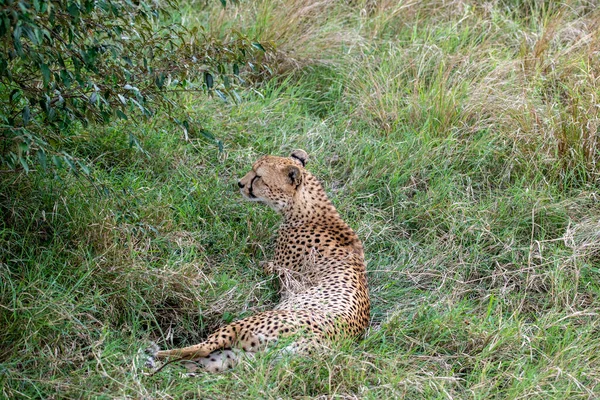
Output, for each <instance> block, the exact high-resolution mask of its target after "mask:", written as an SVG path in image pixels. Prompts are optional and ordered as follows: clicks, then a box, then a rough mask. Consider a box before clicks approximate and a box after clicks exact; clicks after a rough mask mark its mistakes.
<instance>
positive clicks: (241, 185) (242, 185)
mask: <svg viewBox="0 0 600 400" xmlns="http://www.w3.org/2000/svg"><path fill="white" fill-rule="evenodd" d="M238 186H239V187H240V189H242V188H243V187H244V184H243V183H242V181H238Z"/></svg>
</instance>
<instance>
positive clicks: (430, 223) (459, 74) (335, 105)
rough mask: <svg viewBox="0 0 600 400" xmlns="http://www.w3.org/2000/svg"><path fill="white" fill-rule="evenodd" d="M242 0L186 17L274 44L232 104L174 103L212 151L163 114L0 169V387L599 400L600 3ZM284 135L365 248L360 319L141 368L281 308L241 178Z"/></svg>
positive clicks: (268, 239)
mask: <svg viewBox="0 0 600 400" xmlns="http://www.w3.org/2000/svg"><path fill="white" fill-rule="evenodd" d="M242 3H243V4H242V5H241V6H239V8H236V9H235V10H236V11H235V12H234V11H233V10H230V11H225V12H224V13H223V14H220V13H221V10H220V9H219V8H218V7H220V6H219V5H218V2H217V5H216V6H215V8H214V9H210V8H209V9H206V8H203V7H200V6H199V5H198V4H190V5H189V7H187V8H186V7H184V8H183V9H182V10H181V15H182V18H183V21H184V22H185V23H186V24H189V25H194V24H196V25H198V24H200V25H202V24H208V23H209V21H218V22H219V23H221V24H225V26H237V27H238V28H239V29H240V30H241V31H242V32H246V33H248V34H253V35H254V34H255V35H259V38H261V37H262V38H266V39H265V40H271V41H273V43H275V44H277V45H278V49H279V52H278V53H277V54H276V55H273V56H272V57H271V58H269V59H267V60H266V61H265V62H268V63H271V65H272V67H273V68H272V69H273V71H275V72H276V76H275V77H274V78H273V79H272V80H270V81H268V82H263V83H261V84H259V85H258V86H256V87H255V88H254V89H248V90H247V91H246V92H244V93H243V101H242V102H240V103H239V104H234V103H232V102H230V103H227V104H225V103H223V102H222V101H221V100H219V99H217V98H215V99H211V98H204V97H200V98H199V97H191V96H190V97H189V98H184V99H183V103H184V107H185V109H186V110H187V111H188V112H190V113H191V114H192V116H193V117H194V119H195V120H196V121H198V124H201V126H202V127H203V128H204V129H206V130H207V131H209V132H211V133H212V134H213V135H215V136H216V137H217V138H218V139H219V140H221V141H222V143H223V151H219V148H218V146H217V145H216V144H215V143H214V142H213V141H211V140H209V139H207V138H205V137H203V136H198V137H192V138H191V139H190V140H189V141H185V140H183V134H182V132H181V130H180V128H178V127H177V126H176V125H174V124H172V123H170V122H169V120H168V119H167V118H162V117H159V118H155V119H154V120H151V121H147V122H140V123H138V124H134V123H133V122H129V123H127V122H120V123H119V124H115V125H112V126H109V127H106V128H99V127H95V128H94V127H92V128H86V129H84V128H81V129H80V130H79V131H78V132H75V133H76V134H75V135H73V138H72V140H71V141H70V142H69V144H68V148H67V150H68V151H70V152H71V153H72V154H74V155H75V156H78V157H80V158H83V159H86V160H88V161H90V162H92V161H93V168H92V179H90V180H87V179H83V178H80V177H79V178H78V177H75V176H73V175H72V174H69V173H67V172H64V171H58V172H56V173H53V172H46V173H45V172H42V171H36V172H30V173H29V174H25V173H24V172H19V173H3V174H1V175H0V211H1V215H2V218H1V219H0V383H1V385H0V386H1V389H0V397H6V398H81V397H83V398H89V397H99V398H115V397H118V398H126V397H131V398H297V397H303V396H304V397H308V398H312V397H322V398H372V399H379V398H399V397H406V398H432V399H436V398H440V399H446V398H473V399H490V398H502V399H506V398H508V399H519V398H528V399H529V398H540V399H548V398H557V399H563V398H586V399H587V398H595V397H598V396H600V358H599V356H598V355H599V354H600V318H599V317H598V313H599V312H600V279H599V277H600V222H599V221H600V202H599V200H598V199H599V196H600V194H599V191H600V188H599V186H598V182H599V176H600V175H599V173H600V168H599V165H598V162H599V161H600V154H599V152H598V145H599V140H600V139H599V138H598V131H597V129H598V126H600V118H599V114H598V112H599V108H598V107H597V104H596V103H597V99H598V98H600V97H599V96H600V87H599V86H598V79H597V71H598V70H600V69H599V68H598V67H600V63H599V61H598V57H597V55H598V51H599V50H600V40H598V38H599V37H600V36H599V35H598V21H599V18H600V14H598V11H596V10H597V9H598V6H599V4H598V3H597V2H594V1H571V2H565V3H564V4H563V3H560V2H535V1H496V2H488V3H486V5H485V6H483V5H480V2H476V1H462V2H458V1H457V2H441V1H421V2H416V1H406V2H398V1H391V0H380V1H367V0H358V1H355V2H350V3H351V5H340V4H338V3H339V2H333V1H325V2H320V3H315V4H317V5H316V6H314V7H312V8H311V7H309V6H310V5H311V4H313V2H310V1H308V0H304V1H300V0H294V1H287V2H284V1H279V2H274V1H273V2H266V1H263V2H252V4H245V3H244V2H242ZM275 3H276V4H275ZM542 3H543V4H545V5H544V6H542V5H541V4H542ZM269 4H271V6H269ZM275 5H276V6H275ZM286 7H287V8H286ZM290 10H294V11H293V12H292V11H290ZM217 17H218V18H217ZM286 18H287V19H286ZM227 24H229V25H227ZM284 28H285V29H284ZM210 29H211V31H212V32H213V33H212V34H214V35H218V34H220V33H219V32H218V29H216V26H215V25H214V23H213V25H212V26H211V27H210ZM130 133H133V134H135V136H136V137H137V138H138V140H139V143H140V148H138V147H135V146H134V147H131V146H130V144H129V134H130ZM294 148H303V149H305V150H306V151H307V152H308V153H309V154H310V155H311V160H310V164H309V169H310V170H311V171H312V172H313V173H314V174H315V175H317V176H318V177H319V178H320V179H321V180H322V181H323V182H324V185H325V188H326V190H327V192H328V193H329V194H330V197H331V198H332V201H333V202H334V204H335V205H336V206H337V208H338V210H339V211H340V213H341V215H342V216H343V217H344V218H345V219H346V221H347V222H348V223H349V224H350V225H351V226H352V227H353V228H354V229H355V230H356V231H357V232H358V234H359V236H360V237H361V238H362V240H363V242H364V244H365V252H366V257H367V261H368V278H369V287H370V291H371V298H372V323H371V327H370V329H369V331H368V333H367V335H366V337H365V338H364V339H363V340H361V341H359V342H357V343H353V342H345V343H338V344H335V345H334V346H333V347H332V348H331V349H329V350H326V351H324V352H323V353H322V354H319V355H317V356H314V357H310V358H306V357H291V358H286V357H283V358H282V359H280V357H279V356H278V355H277V354H275V352H271V353H266V354H264V355H260V356H258V357H257V359H256V360H253V361H249V362H247V363H243V364H242V365H240V366H238V367H236V368H235V369H234V370H232V371H230V372H227V373H223V374H218V375H208V374H201V375H200V376H199V377H195V378H184V377H182V376H181V373H182V372H183V369H182V368H181V367H178V366H176V365H173V366H172V367H167V368H166V369H165V370H163V371H162V372H161V373H159V374H158V375H155V376H149V375H147V374H146V373H145V372H147V370H145V369H144V368H143V357H142V353H141V349H143V348H145V347H146V346H147V344H148V343H149V342H150V341H156V342H157V343H159V345H160V346H162V347H167V348H171V347H174V346H182V345H186V344H191V343H195V342H198V341H200V340H202V338H203V337H205V336H206V335H207V334H208V333H209V332H210V331H211V330H212V329H214V328H215V327H217V326H220V325H222V324H224V323H227V322H229V321H231V320H233V319H238V318H241V317H244V316H247V315H251V314H253V313H255V312H258V311H261V310H265V309H269V308H270V307H272V306H273V305H274V304H276V302H277V286H276V284H275V282H274V280H273V279H272V278H271V277H268V276H265V275H263V273H262V272H261V268H260V267H259V266H258V262H259V261H261V260H264V259H265V258H267V257H268V255H269V254H270V253H271V251H272V247H271V244H272V239H273V237H274V234H275V230H276V227H277V224H278V217H277V215H275V214H274V213H273V212H272V211H271V210H269V209H267V208H265V207H261V206H258V205H256V204H248V203H245V202H244V201H243V200H242V199H241V198H240V196H239V194H238V192H237V189H236V185H235V184H236V181H237V179H238V178H239V177H241V176H242V175H243V174H244V173H245V172H246V171H247V170H248V168H249V167H250V165H251V163H252V162H253V161H254V160H255V159H256V158H257V157H258V156H259V155H262V154H267V153H270V154H280V155H286V154H288V153H289V152H290V150H292V149H294Z"/></svg>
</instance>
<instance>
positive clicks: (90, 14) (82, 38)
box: [0, 0, 264, 172]
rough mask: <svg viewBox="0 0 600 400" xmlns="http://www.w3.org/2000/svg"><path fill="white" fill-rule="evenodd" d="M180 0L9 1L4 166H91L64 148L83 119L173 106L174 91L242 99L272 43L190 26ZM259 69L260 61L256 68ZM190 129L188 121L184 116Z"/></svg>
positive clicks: (4, 41) (3, 73)
mask: <svg viewBox="0 0 600 400" xmlns="http://www.w3.org/2000/svg"><path fill="white" fill-rule="evenodd" d="M175 6H176V4H175V3H173V2H166V3H165V2H153V1H152V2H151V1H139V2H137V1H136V2H131V1H110V0H97V1H95V0H94V1H93V0H58V1H48V0H33V1H25V0H21V1H13V0H7V1H6V2H5V3H4V5H3V6H2V8H1V9H0V46H1V49H2V51H1V53H0V124H1V125H0V157H1V159H0V164H2V165H4V167H5V168H6V167H8V168H10V169H20V168H22V169H24V170H25V171H29V168H30V165H31V163H32V162H35V161H37V162H39V164H40V165H41V166H42V167H44V168H46V166H47V165H56V166H58V167H60V166H63V165H64V166H67V167H69V168H70V169H72V170H73V171H74V172H77V171H80V170H81V171H83V172H87V168H86V166H85V165H84V163H83V162H81V161H80V160H76V159H74V158H73V157H72V156H70V155H69V154H67V153H66V152H64V151H62V150H61V143H63V142H64V141H65V140H67V139H68V134H69V131H70V128H71V127H72V125H73V123H76V124H83V125H84V126H85V125H87V124H89V123H101V124H103V123H107V122H108V121H110V120H111V119H113V118H121V119H127V118H128V116H129V117H131V116H134V117H138V116H142V117H150V116H152V115H153V114H154V113H155V111H156V110H158V109H160V110H161V111H162V110H166V112H167V113H168V112H169V110H172V106H173V105H174V102H173V96H167V93H168V92H169V91H202V92H209V93H211V94H212V93H215V94H217V95H218V96H220V97H222V98H223V99H227V98H228V97H230V98H233V99H236V98H237V93H236V92H235V90H234V88H235V86H236V85H239V84H240V83H243V82H244V80H243V79H242V78H241V76H240V71H242V75H243V73H244V71H247V72H251V73H252V72H253V73H261V72H263V71H264V70H263V69H261V65H262V64H261V62H260V60H261V58H262V53H263V52H264V47H263V46H262V45H261V44H259V43H257V42H253V41H251V40H249V39H248V38H246V37H244V36H242V35H241V34H232V35H229V36H228V37H227V39H224V40H219V39H216V38H212V37H209V35H207V34H205V33H204V32H203V31H201V30H198V29H194V30H187V29H185V28H184V27H182V26H181V25H179V24H177V23H176V22H175V18H174V17H172V16H171V15H170V13H169V11H170V10H174V9H175V8H176V7H175ZM250 67H251V68H250ZM176 122H177V123H180V124H181V125H182V126H183V127H184V128H185V130H187V129H188V128H189V124H188V121H187V120H185V118H184V119H181V120H180V119H176Z"/></svg>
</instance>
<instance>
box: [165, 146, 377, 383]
mask: <svg viewBox="0 0 600 400" xmlns="http://www.w3.org/2000/svg"><path fill="white" fill-rule="evenodd" d="M307 158H308V155H307V154H306V153H305V152H304V151H302V150H296V151H294V152H293V153H292V155H291V156H290V157H289V158H284V157H275V156H264V157H262V158H260V159H259V160H258V161H257V162H256V163H254V165H253V166H252V170H251V171H250V172H248V173H247V174H246V175H245V176H244V177H243V178H242V179H240V181H239V182H238V185H239V187H240V190H241V192H242V195H243V196H244V197H245V198H246V199H248V200H251V201H257V202H261V203H265V204H267V205H269V206H271V207H272V208H273V209H275V210H276V211H277V212H279V213H280V214H281V215H282V216H283V223H282V225H281V227H280V229H279V234H278V238H277V242H276V248H275V255H274V258H273V260H272V261H269V262H266V263H264V269H265V271H266V272H269V273H274V274H277V275H278V276H279V278H280V279H281V284H282V285H281V286H282V298H281V301H280V303H279V304H278V305H277V306H276V307H275V309H274V310H272V311H266V312H262V313H259V314H256V315H254V316H251V317H248V318H244V319H242V320H239V321H236V322H233V323H231V324H229V325H226V326H224V327H222V328H220V329H218V330H217V331H216V332H214V333H213V334H211V335H210V336H209V337H208V338H207V339H206V341H204V342H202V343H200V344H197V345H194V346H190V347H185V348H181V349H175V350H166V351H159V352H158V353H157V354H156V356H157V358H159V359H162V358H166V357H180V358H182V359H186V360H195V361H196V363H197V364H196V365H198V366H201V367H202V368H204V369H206V370H209V371H213V372H218V371H221V370H223V369H226V368H229V367H232V366H233V365H235V362H236V360H237V359H238V355H239V350H240V349H241V350H243V351H245V352H250V353H253V352H256V351H259V350H260V349H262V348H263V347H264V346H265V345H266V344H268V342H272V341H276V340H277V339H279V338H281V337H285V336H290V335H293V334H298V335H300V337H298V336H296V338H295V339H294V340H295V342H294V346H295V348H296V349H299V350H302V351H304V350H308V349H311V348H314V347H315V346H316V345H318V344H319V343H321V342H322V341H327V340H331V339H333V338H339V337H340V336H352V337H355V336H359V335H361V334H362V333H364V331H365V329H366V328H367V325H368V323H369V309H370V304H369V294H368V289H367V280H366V275H365V261H364V254H363V246H362V244H361V242H360V240H359V239H358V236H357V235H356V234H355V233H354V231H353V230H352V229H351V228H350V227H349V226H348V225H347V224H346V223H345V222H344V221H343V220H342V218H341V217H340V216H339V214H338V213H337V211H336V209H335V207H334V206H333V204H331V202H330V201H329V199H328V198H327V195H326V194H325V191H324V190H323V187H322V186H321V184H320V183H319V181H318V180H317V179H316V178H315V177H314V176H313V175H312V174H311V173H310V172H308V171H307V170H306V169H305V168H304V166H305V164H306V160H307ZM294 346H293V347H294ZM232 349H233V350H232Z"/></svg>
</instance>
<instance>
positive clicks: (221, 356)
mask: <svg viewBox="0 0 600 400" xmlns="http://www.w3.org/2000/svg"><path fill="white" fill-rule="evenodd" d="M241 357H242V354H241V352H240V350H217V351H215V352H213V353H211V354H209V355H208V356H207V357H200V358H197V359H194V360H189V361H185V362H184V364H183V365H184V366H185V367H186V369H187V372H188V373H189V374H193V373H195V372H196V371H198V370H203V371H207V372H212V373H215V372H223V371H226V370H228V369H230V368H233V367H235V366H236V365H237V363H238V362H239V360H240V358H241Z"/></svg>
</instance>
